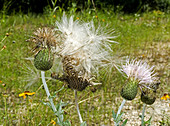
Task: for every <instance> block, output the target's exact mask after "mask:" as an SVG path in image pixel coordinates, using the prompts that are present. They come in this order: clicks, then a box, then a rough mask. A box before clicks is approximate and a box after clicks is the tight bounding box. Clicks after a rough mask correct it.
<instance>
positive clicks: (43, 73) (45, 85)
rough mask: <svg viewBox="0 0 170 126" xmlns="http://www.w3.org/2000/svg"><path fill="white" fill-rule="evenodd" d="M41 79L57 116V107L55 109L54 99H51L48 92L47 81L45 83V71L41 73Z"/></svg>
mask: <svg viewBox="0 0 170 126" xmlns="http://www.w3.org/2000/svg"><path fill="white" fill-rule="evenodd" d="M41 79H42V82H43V85H44V89H45V91H46V94H47V97H48V99H49V101H50V104H51V107H52V109H53V111H54V113H55V114H56V112H57V110H56V107H55V105H54V103H53V99H52V98H50V92H49V90H48V86H47V84H46V81H45V72H44V71H41Z"/></svg>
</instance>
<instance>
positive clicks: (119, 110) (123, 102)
mask: <svg viewBox="0 0 170 126" xmlns="http://www.w3.org/2000/svg"><path fill="white" fill-rule="evenodd" d="M125 102H126V100H125V99H123V101H122V104H121V105H120V107H119V109H118V111H117V115H116V118H117V117H118V115H119V114H120V112H121V110H122V108H123V106H124V104H125Z"/></svg>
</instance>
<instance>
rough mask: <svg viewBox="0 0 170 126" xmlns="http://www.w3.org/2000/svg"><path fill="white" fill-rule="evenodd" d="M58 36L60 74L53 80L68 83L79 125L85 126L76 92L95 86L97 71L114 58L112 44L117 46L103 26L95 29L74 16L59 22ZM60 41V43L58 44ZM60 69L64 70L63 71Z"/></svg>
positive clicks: (89, 23)
mask: <svg viewBox="0 0 170 126" xmlns="http://www.w3.org/2000/svg"><path fill="white" fill-rule="evenodd" d="M56 26H57V28H56V29H55V30H56V32H57V33H59V35H58V36H59V37H58V38H57V39H59V40H61V41H60V43H58V44H57V48H56V50H55V54H56V55H57V56H58V58H59V59H60V63H58V64H59V66H58V67H59V68H62V69H58V71H57V73H61V71H62V75H60V74H56V75H55V74H52V77H53V78H55V79H58V80H61V81H65V82H66V83H67V85H68V87H69V88H71V89H72V90H74V93H75V104H76V109H77V113H78V116H79V119H80V123H81V124H84V122H83V119H82V117H81V114H80V110H79V106H78V97H77V91H82V90H84V89H85V88H86V87H87V86H94V85H98V84H101V83H96V82H95V81H96V79H95V78H94V77H93V76H94V75H96V74H97V73H98V69H99V68H100V67H103V66H105V65H107V63H109V59H110V58H111V56H110V53H111V48H110V43H115V42H114V41H113V40H112V39H113V38H115V37H114V36H113V37H112V36H109V35H108V34H107V33H105V32H104V29H103V28H102V27H100V26H98V28H97V29H96V28H95V25H94V23H93V21H91V22H88V23H85V22H80V21H78V20H76V21H74V20H73V16H71V17H70V18H67V16H66V15H65V14H64V15H63V17H62V20H61V22H58V21H57V22H56ZM59 40H57V41H59ZM60 70H61V71H60Z"/></svg>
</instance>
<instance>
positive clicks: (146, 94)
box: [141, 89, 156, 105]
mask: <svg viewBox="0 0 170 126" xmlns="http://www.w3.org/2000/svg"><path fill="white" fill-rule="evenodd" d="M148 90H150V89H148ZM155 95H156V93H155V92H153V91H142V93H141V101H142V102H143V103H145V104H148V105H152V104H153V103H154V102H155V100H156V97H155Z"/></svg>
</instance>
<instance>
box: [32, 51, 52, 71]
mask: <svg viewBox="0 0 170 126" xmlns="http://www.w3.org/2000/svg"><path fill="white" fill-rule="evenodd" d="M53 61H54V55H53V54H52V53H51V52H50V50H49V49H42V50H40V51H39V52H38V53H37V54H36V55H35V57H34V66H35V67H36V68H37V69H38V70H42V71H47V70H49V69H51V67H52V66H53Z"/></svg>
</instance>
